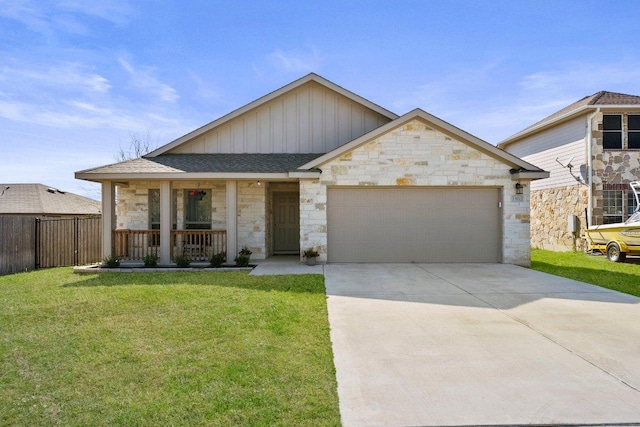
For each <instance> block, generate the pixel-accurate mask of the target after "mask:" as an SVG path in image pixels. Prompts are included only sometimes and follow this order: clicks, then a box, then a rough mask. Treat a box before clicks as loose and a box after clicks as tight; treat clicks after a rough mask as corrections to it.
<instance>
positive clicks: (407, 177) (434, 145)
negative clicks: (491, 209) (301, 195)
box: [320, 119, 511, 186]
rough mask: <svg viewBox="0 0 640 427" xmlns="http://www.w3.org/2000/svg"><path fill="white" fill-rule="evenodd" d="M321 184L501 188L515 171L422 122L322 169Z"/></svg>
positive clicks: (410, 123)
mask: <svg viewBox="0 0 640 427" xmlns="http://www.w3.org/2000/svg"><path fill="white" fill-rule="evenodd" d="M320 168H321V169H322V174H321V178H320V179H321V181H328V182H336V183H338V182H339V183H340V185H387V186H395V185H400V186H407V185H408V186H411V185H436V186H440V185H443V186H446V185H479V184H482V185H497V184H498V183H499V182H502V181H503V180H505V179H506V180H510V179H511V167H510V166H509V165H507V164H505V163H504V162H502V161H500V160H498V159H496V158H494V157H492V156H490V155H488V154H485V153H483V152H481V151H479V150H477V149H476V148H474V147H473V146H471V145H469V144H468V143H466V142H463V141H461V140H459V139H457V138H453V137H452V136H450V135H448V134H446V133H445V132H442V131H441V130H439V129H437V128H435V127H433V126H431V125H430V124H429V123H425V122H424V121H422V120H419V119H413V120H410V121H408V122H406V123H404V124H403V125H401V126H400V127H398V128H395V129H394V130H392V131H390V132H386V133H384V134H382V135H380V136H378V137H377V138H374V139H372V140H371V141H369V142H367V143H365V144H362V145H360V146H358V147H357V148H354V149H353V150H351V151H347V152H345V153H343V154H341V155H340V156H339V157H336V158H334V159H332V160H330V161H328V162H326V163H324V164H323V165H321V166H320Z"/></svg>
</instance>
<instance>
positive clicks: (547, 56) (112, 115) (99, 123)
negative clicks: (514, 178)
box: [0, 0, 640, 197]
mask: <svg viewBox="0 0 640 427" xmlns="http://www.w3.org/2000/svg"><path fill="white" fill-rule="evenodd" d="M638 22H640V2H637V1H624V0H622V1H588V0H583V1H559V0H556V1H516V0H508V1H507V0H504V1H503V0H486V1H442V0H440V1H401V0H398V1H393V2H392V1H346V0H342V1H327V0H323V1H314V0H309V1H302V2H301V1H279V2H278V1H255V2H249V1H242V0H238V1H226V2H221V1H212V0H211V1H204V0H203V1H169V0H167V1H145V0H136V1H127V0H108V1H104V0H96V1H94V0H41V1H29V0H0V182H3V183H14V182H15V183H17V182H40V183H43V184H47V185H51V186H55V187H58V188H61V189H64V190H67V191H73V192H77V193H79V194H84V195H90V196H92V197H98V194H99V193H98V191H97V189H98V187H97V185H94V184H91V183H87V182H84V181H77V180H75V179H74V178H73V173H74V172H75V171H78V170H82V169H87V168H90V167H94V166H98V165H102V164H107V163H113V162H114V160H115V155H116V153H117V151H118V149H119V147H120V146H126V145H127V144H128V141H129V140H130V135H132V134H134V135H138V136H142V135H146V134H147V133H148V135H149V136H150V139H151V141H152V143H153V144H155V145H163V144H165V143H168V142H170V141H171V140H173V139H175V138H176V137H179V136H181V135H183V134H185V133H187V132H189V131H191V130H193V129H195V128H197V127H200V126H202V125H204V124H206V123H208V122H210V121H212V120H214V119H216V118H218V117H220V116H221V115H224V114H226V113H228V112H230V111H232V110H234V109H236V108H238V107H241V106H242V105H244V104H246V103H248V102H251V101H253V100H254V99H256V98H258V97H260V96H263V95H265V94H267V93H269V92H271V91H273V90H275V89H278V88H279V87H281V86H283V85H285V84H287V83H289V82H291V81H293V80H295V79H297V78H299V77H302V76H304V75H306V74H307V73H309V72H316V73H318V74H320V75H322V76H323V77H325V78H327V79H329V80H331V81H333V82H334V83H336V84H338V85H340V86H342V87H344V88H346V89H348V90H351V91H353V92H355V93H357V94H359V95H361V96H363V97H365V98H367V99H369V100H371V101H372V102H375V103H377V104H379V105H381V106H383V107H385V108H387V109H389V110H391V111H393V112H395V113H397V114H403V113H405V112H407V111H409V110H412V109H413V108H416V107H419V108H422V109H424V110H426V111H428V112H429V113H431V114H434V115H436V116H438V117H440V118H442V119H444V120H446V121H448V122H450V123H452V124H454V125H456V126H458V127H460V128H462V129H464V130H466V131H468V132H470V133H472V134H474V135H476V136H478V137H480V138H482V139H484V140H486V141H488V142H490V143H493V144H496V143H498V142H500V141H501V140H502V139H504V138H506V137H507V136H509V135H511V134H513V133H515V132H517V131H518V130H520V129H522V128H524V127H526V126H528V125H530V124H531V123H533V122H535V121H537V120H539V119H541V118H543V117H544V116H546V115H548V114H551V113H552V112H554V111H556V110H558V109H560V108H562V107H564V106H565V105H568V104H570V103H571V102H574V101H576V100H578V99H580V98H582V97H584V96H586V95H590V94H593V93H595V92H597V91H599V90H609V91H615V92H623V93H629V94H635V95H640V49H638V48H637V45H638V41H637V40H638V38H637V28H638Z"/></svg>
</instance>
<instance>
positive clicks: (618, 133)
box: [602, 114, 622, 150]
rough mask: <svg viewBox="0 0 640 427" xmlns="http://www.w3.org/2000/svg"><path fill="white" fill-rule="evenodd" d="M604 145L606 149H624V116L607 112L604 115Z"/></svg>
mask: <svg viewBox="0 0 640 427" xmlns="http://www.w3.org/2000/svg"><path fill="white" fill-rule="evenodd" d="M602 147H603V148H604V149H605V150H622V116H621V115H619V114H605V115H604V116H603V117H602Z"/></svg>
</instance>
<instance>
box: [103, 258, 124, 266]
mask: <svg viewBox="0 0 640 427" xmlns="http://www.w3.org/2000/svg"><path fill="white" fill-rule="evenodd" d="M102 265H103V266H104V267H107V268H118V267H120V258H118V257H117V256H115V255H109V256H108V257H105V259H103V260H102Z"/></svg>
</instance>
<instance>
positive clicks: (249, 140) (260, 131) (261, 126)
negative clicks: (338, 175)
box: [170, 82, 389, 154]
mask: <svg viewBox="0 0 640 427" xmlns="http://www.w3.org/2000/svg"><path fill="white" fill-rule="evenodd" d="M387 122H389V119H388V118H387V117H384V116H383V115H381V114H379V113H377V112H375V111H373V110H370V109H368V108H366V107H364V106H363V105H361V104H359V103H356V102H354V101H352V100H350V99H349V98H347V97H345V96H343V95H340V94H338V93H336V92H334V91H332V90H330V89H328V88H326V87H323V86H322V85H319V84H317V83H315V82H309V83H307V84H305V85H303V86H300V87H299V88H297V89H295V90H293V91H292V92H289V93H287V94H284V95H282V96H280V97H278V98H275V99H273V100H272V101H270V102H268V103H266V104H265V105H262V106H261V107H259V108H257V109H256V110H251V111H249V112H247V113H246V114H243V115H241V116H239V117H237V118H235V119H234V120H232V121H230V122H229V123H226V124H224V125H223V126H221V127H220V128H215V129H212V130H211V131H209V132H207V133H205V134H203V135H201V136H199V137H197V138H195V139H194V140H193V141H190V142H186V143H184V144H182V145H180V146H178V147H175V148H174V149H172V150H170V152H171V153H239V154H241V153H326V152H329V151H331V150H333V149H335V148H337V147H339V146H340V145H343V144H345V143H347V142H349V141H351V140H353V139H355V138H357V137H359V136H362V135H364V134H365V133H367V132H370V131H372V130H374V129H375V128H377V127H379V126H382V125H383V124H385V123H387Z"/></svg>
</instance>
